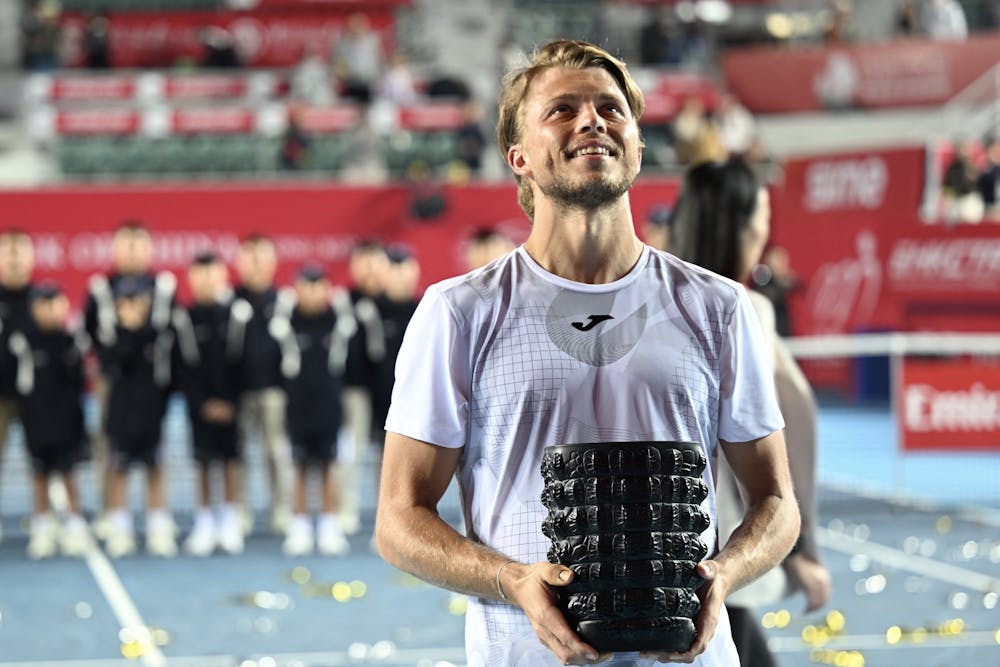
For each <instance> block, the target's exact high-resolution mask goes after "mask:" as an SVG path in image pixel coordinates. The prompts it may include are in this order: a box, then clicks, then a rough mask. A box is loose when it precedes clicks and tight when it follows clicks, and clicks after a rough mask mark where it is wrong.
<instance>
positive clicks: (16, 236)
mask: <svg viewBox="0 0 1000 667" xmlns="http://www.w3.org/2000/svg"><path fill="white" fill-rule="evenodd" d="M34 268H35V246H34V245H33V244H32V242H31V237H30V236H28V234H27V232H25V231H23V230H20V229H6V230H4V231H3V232H0V464H2V463H3V455H4V449H5V448H6V445H7V436H8V435H9V434H10V425H11V423H12V422H13V421H14V420H15V419H17V418H18V396H17V389H16V386H15V378H16V376H17V360H16V359H15V357H14V355H13V354H12V353H11V350H10V345H9V342H10V339H11V336H13V335H14V334H15V333H17V332H23V331H25V329H26V328H28V326H29V323H30V321H31V308H30V305H29V297H28V295H29V293H30V291H31V274H32V272H33V271H34Z"/></svg>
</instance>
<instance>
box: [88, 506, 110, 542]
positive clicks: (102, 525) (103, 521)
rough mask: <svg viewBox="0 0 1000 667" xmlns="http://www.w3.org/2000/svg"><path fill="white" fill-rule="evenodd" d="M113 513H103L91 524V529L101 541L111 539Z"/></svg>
mask: <svg viewBox="0 0 1000 667" xmlns="http://www.w3.org/2000/svg"><path fill="white" fill-rule="evenodd" d="M112 513H113V512H101V513H100V514H98V515H97V516H96V517H94V520H93V521H92V522H91V524H90V529H91V530H92V531H94V537H96V538H97V539H99V540H106V539H108V538H109V537H111V532H112V530H111V515H112Z"/></svg>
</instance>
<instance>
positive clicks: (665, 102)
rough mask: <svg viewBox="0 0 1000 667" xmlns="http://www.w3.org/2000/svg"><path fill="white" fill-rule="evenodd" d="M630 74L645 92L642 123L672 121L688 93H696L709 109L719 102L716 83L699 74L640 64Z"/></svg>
mask: <svg viewBox="0 0 1000 667" xmlns="http://www.w3.org/2000/svg"><path fill="white" fill-rule="evenodd" d="M633 74H634V75H635V79H636V82H637V83H638V84H639V87H640V88H642V92H643V95H644V96H645V102H646V108H645V111H643V114H642V123H643V124H644V125H649V124H654V123H667V122H669V121H671V120H672V119H673V118H674V116H676V115H677V112H678V111H680V110H681V106H682V105H683V104H684V100H685V99H687V98H689V97H697V98H698V99H700V100H701V101H702V102H703V103H704V104H705V107H706V108H708V109H714V108H715V107H716V105H717V104H718V103H719V95H720V91H719V87H718V85H716V83H715V82H713V81H712V80H711V79H709V78H708V77H706V76H704V75H702V74H697V73H694V72H664V71H663V70H659V69H642V68H640V69H637V70H636V71H635V72H634V73H633Z"/></svg>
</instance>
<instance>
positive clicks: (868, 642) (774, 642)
mask: <svg viewBox="0 0 1000 667" xmlns="http://www.w3.org/2000/svg"><path fill="white" fill-rule="evenodd" d="M996 643H997V640H996V634H995V633H993V632H990V631H989V630H978V631H976V632H962V634H960V635H957V636H955V637H937V636H934V635H927V637H926V638H925V639H923V640H922V641H919V642H915V641H912V640H907V639H904V640H903V641H901V642H899V643H898V644H890V643H889V642H888V641H886V639H885V635H884V634H881V635H876V634H869V635H838V636H835V637H831V638H830V639H829V640H827V642H826V643H825V644H823V645H822V646H809V645H808V644H806V643H805V642H803V641H802V640H801V639H800V638H799V637H787V636H786V637H769V638H768V640H767V646H768V648H770V649H771V650H772V651H775V652H778V653H801V652H802V651H815V650H820V651H821V650H823V649H827V648H835V649H853V650H857V651H860V650H865V651H877V650H879V649H882V650H893V651H895V650H897V649H907V648H917V649H926V648H945V647H947V648H974V647H977V646H996ZM0 667H6V666H5V665H0Z"/></svg>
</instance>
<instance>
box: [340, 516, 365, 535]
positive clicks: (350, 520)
mask: <svg viewBox="0 0 1000 667" xmlns="http://www.w3.org/2000/svg"><path fill="white" fill-rule="evenodd" d="M340 528H341V530H343V531H344V534H345V535H354V534H355V533H357V532H358V531H359V530H361V517H360V516H359V515H358V513H357V512H342V513H341V514H340Z"/></svg>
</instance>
